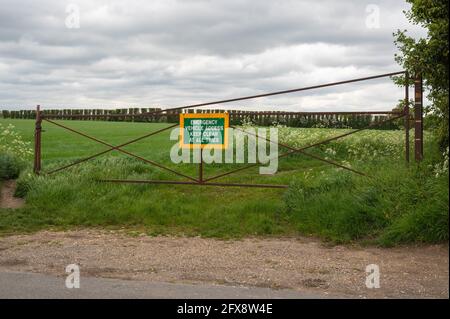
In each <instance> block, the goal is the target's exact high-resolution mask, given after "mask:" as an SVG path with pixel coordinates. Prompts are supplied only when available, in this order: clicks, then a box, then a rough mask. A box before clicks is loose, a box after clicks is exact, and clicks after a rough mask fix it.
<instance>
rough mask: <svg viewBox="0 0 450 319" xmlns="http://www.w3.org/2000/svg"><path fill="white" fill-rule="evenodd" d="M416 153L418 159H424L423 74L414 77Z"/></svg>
mask: <svg viewBox="0 0 450 319" xmlns="http://www.w3.org/2000/svg"><path fill="white" fill-rule="evenodd" d="M414 154H415V159H416V161H421V160H422V159H423V82H422V75H421V74H417V75H416V77H415V79H414Z"/></svg>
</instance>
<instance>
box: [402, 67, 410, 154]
mask: <svg viewBox="0 0 450 319" xmlns="http://www.w3.org/2000/svg"><path fill="white" fill-rule="evenodd" d="M403 110H404V114H405V160H406V162H407V163H409V153H410V151H409V73H408V72H406V73H405V107H404V109H403Z"/></svg>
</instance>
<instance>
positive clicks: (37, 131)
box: [33, 105, 42, 174]
mask: <svg viewBox="0 0 450 319" xmlns="http://www.w3.org/2000/svg"><path fill="white" fill-rule="evenodd" d="M41 134H42V118H41V107H40V105H38V106H36V123H35V128H34V167H33V171H34V173H35V174H39V173H40V171H41Z"/></svg>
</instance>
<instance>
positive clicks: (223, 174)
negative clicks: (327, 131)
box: [205, 114, 404, 181]
mask: <svg viewBox="0 0 450 319" xmlns="http://www.w3.org/2000/svg"><path fill="white" fill-rule="evenodd" d="M403 116H404V114H402V115H399V116H396V117H393V118H390V119H386V120H383V121H380V122H376V123H371V124H370V125H368V126H366V127H364V128H360V129H357V130H353V131H351V132H348V133H345V134H341V135H338V136H334V137H331V138H329V139H326V140H323V141H320V142H317V143H314V144H310V145H307V146H303V147H301V148H297V149H295V150H290V151H289V152H286V153H283V154H281V155H278V156H277V157H278V158H282V157H286V156H288V155H290V154H293V153H297V152H302V151H305V150H307V149H309V148H312V147H315V146H318V145H321V144H326V143H329V142H331V141H334V140H337V139H340V138H343V137H346V136H349V135H351V134H355V133H358V132H361V131H364V130H367V129H369V128H371V127H374V126H376V125H381V124H383V123H387V122H390V121H394V120H397V119H399V118H402V117H403ZM309 154H310V153H309ZM258 165H260V164H259V163H254V164H250V165H247V166H244V167H240V168H237V169H235V170H232V171H228V172H225V173H222V174H219V175H216V176H213V177H210V178H207V179H206V180H205V181H211V180H214V179H217V178H220V177H224V176H227V175H230V174H233V173H237V172H240V171H243V170H245V169H249V168H252V167H255V166H258Z"/></svg>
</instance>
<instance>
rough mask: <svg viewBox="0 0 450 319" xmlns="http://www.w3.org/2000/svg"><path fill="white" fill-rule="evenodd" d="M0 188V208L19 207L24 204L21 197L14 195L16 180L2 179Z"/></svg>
mask: <svg viewBox="0 0 450 319" xmlns="http://www.w3.org/2000/svg"><path fill="white" fill-rule="evenodd" d="M0 188H1V190H0V208H13V209H14V208H20V207H22V206H23V205H24V203H25V202H24V200H23V199H22V198H17V197H14V192H15V191H16V181H14V180H8V181H4V182H3V185H1V187H0Z"/></svg>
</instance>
